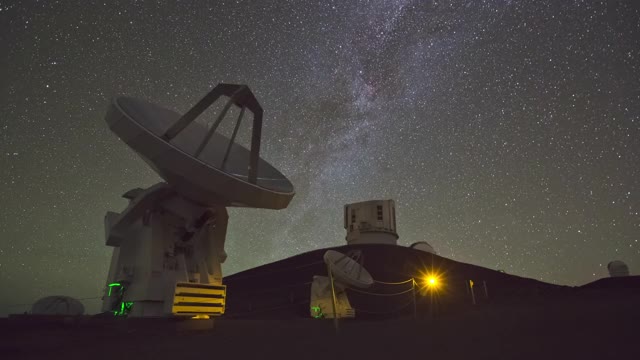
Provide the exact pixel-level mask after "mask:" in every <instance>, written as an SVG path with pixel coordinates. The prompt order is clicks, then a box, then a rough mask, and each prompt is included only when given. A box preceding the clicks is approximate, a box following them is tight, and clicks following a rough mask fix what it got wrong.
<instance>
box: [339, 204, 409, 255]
mask: <svg viewBox="0 0 640 360" xmlns="http://www.w3.org/2000/svg"><path fill="white" fill-rule="evenodd" d="M344 228H345V229H346V230H347V237H346V240H347V244H350V245H353V244H389V245H397V244H398V232H397V231H396V205H395V202H394V201H393V200H370V201H363V202H359V203H352V204H347V205H345V206H344Z"/></svg>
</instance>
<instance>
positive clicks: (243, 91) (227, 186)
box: [106, 84, 294, 209]
mask: <svg viewBox="0 0 640 360" xmlns="http://www.w3.org/2000/svg"><path fill="white" fill-rule="evenodd" d="M222 96H226V97H228V100H227V102H226V104H225V106H224V108H223V109H222V111H221V112H220V113H219V114H218V116H217V118H216V119H215V121H214V122H213V124H212V125H211V127H209V128H207V127H206V126H205V125H203V124H200V123H198V122H195V121H194V120H195V119H196V118H197V117H198V116H199V115H201V114H202V113H203V112H204V111H205V110H206V109H207V108H208V107H210V106H211V105H212V104H213V103H214V102H216V101H217V100H218V99H219V98H220V97H222ZM233 105H235V106H237V107H239V108H240V114H239V116H238V118H237V120H236V124H235V127H234V130H233V134H232V135H231V138H230V139H229V138H227V137H225V136H224V135H221V134H219V133H217V132H216V130H217V129H218V127H219V125H220V123H221V122H222V120H223V119H224V118H225V116H226V114H227V113H228V111H229V109H230V108H231V106H233ZM246 110H249V111H250V112H251V113H253V124H252V125H253V126H252V134H251V148H250V149H247V148H245V147H243V146H241V145H239V144H236V143H235V138H236V136H237V134H238V130H239V127H240V125H241V123H242V120H243V117H244V114H245V112H246ZM262 117H263V110H262V107H261V106H260V104H259V103H258V101H257V100H256V98H255V97H254V95H253V93H252V92H251V90H250V89H249V88H248V87H247V86H246V85H233V84H219V85H218V86H216V87H215V88H214V89H213V90H212V91H211V92H210V93H209V94H207V95H206V96H205V97H204V98H202V100H200V101H199V102H198V103H197V104H196V105H195V106H194V107H193V108H191V109H190V110H189V111H187V112H186V113H185V114H184V115H182V116H181V115H180V114H178V113H177V112H175V111H172V110H168V109H165V108H163V107H161V106H158V105H155V104H152V103H149V102H146V101H144V100H139V99H134V98H130V97H117V98H115V99H113V101H112V102H111V105H110V106H109V109H108V111H107V116H106V121H107V123H108V124H109V128H110V129H111V130H112V131H113V132H114V133H115V134H116V135H118V137H120V139H122V140H123V141H124V142H125V143H126V144H127V145H129V147H131V148H132V149H133V150H134V151H135V152H136V153H138V154H139V155H140V156H141V157H142V158H143V159H144V160H145V161H146V162H147V163H148V164H149V165H150V166H151V168H153V170H154V171H155V172H157V173H158V175H160V176H161V177H162V178H163V179H164V180H165V181H166V182H167V183H168V184H169V185H171V186H172V187H173V188H174V189H176V190H177V191H178V192H179V193H180V194H181V195H183V196H185V197H187V198H189V199H190V200H192V201H195V202H197V203H201V204H204V205H226V206H246V207H254V208H266V209H282V208H285V207H287V205H288V204H289V202H290V201H291V198H293V195H294V191H293V185H292V184H291V182H290V181H289V180H288V179H287V178H286V177H285V176H284V175H283V174H282V173H280V172H279V171H278V170H277V169H276V168H274V167H273V166H271V165H270V164H269V163H267V162H266V161H265V160H263V159H261V158H260V140H261V133H262Z"/></svg>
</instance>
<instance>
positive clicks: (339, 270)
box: [311, 250, 373, 328]
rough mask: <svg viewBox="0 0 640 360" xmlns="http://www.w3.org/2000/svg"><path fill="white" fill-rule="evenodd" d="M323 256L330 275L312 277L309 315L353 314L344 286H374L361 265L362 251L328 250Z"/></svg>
mask: <svg viewBox="0 0 640 360" xmlns="http://www.w3.org/2000/svg"><path fill="white" fill-rule="evenodd" d="M323 258H324V262H325V264H327V272H328V275H329V276H314V277H313V282H312V284H311V316H312V317H316V318H317V317H325V318H333V319H338V318H353V317H355V310H354V309H353V308H352V307H351V304H350V303H349V298H348V297H347V293H346V291H345V290H346V288H347V287H355V288H361V289H362V288H368V287H370V286H371V285H373V277H371V274H369V272H368V271H367V270H366V269H365V268H364V267H363V266H362V264H361V261H362V253H361V252H360V251H359V250H357V251H353V252H350V253H348V254H343V253H340V252H338V251H335V250H327V251H326V252H325V253H324V256H323ZM336 328H337V323H336Z"/></svg>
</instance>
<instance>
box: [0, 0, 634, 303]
mask: <svg viewBox="0 0 640 360" xmlns="http://www.w3.org/2000/svg"><path fill="white" fill-rule="evenodd" d="M211 3H212V4H213V2H211ZM215 4H216V5H215V6H214V5H210V4H207V3H206V2H204V1H202V2H200V1H193V2H185V3H174V2H164V1H159V2H158V1H147V2H145V1H118V2H115V1H108V2H96V1H62V2H53V1H40V2H35V1H34V2H31V1H25V2H21V3H17V2H14V1H0V30H1V31H0V53H2V54H4V55H2V56H0V79H2V81H1V82H0V91H1V95H2V96H0V110H1V113H2V117H1V120H0V169H2V170H1V172H0V185H1V186H2V188H1V191H0V205H1V206H0V287H1V288H2V289H4V290H3V292H2V298H1V299H0V313H3V314H6V313H8V312H17V311H24V310H25V309H27V308H28V306H17V305H15V304H29V303H32V302H33V301H34V300H36V299H37V298H39V297H41V296H45V295H51V294H67V295H71V296H76V297H79V298H96V297H99V296H100V295H101V291H102V287H103V285H104V281H105V278H106V272H107V268H108V264H109V259H110V255H111V251H110V249H109V248H108V247H106V246H105V245H104V229H103V224H102V219H103V216H104V214H105V212H106V211H109V210H117V211H119V210H121V209H123V208H124V206H126V201H125V200H124V199H122V198H121V197H120V196H121V195H122V194H123V193H124V192H126V191H127V190H129V189H132V188H135V187H143V186H150V185H152V184H154V183H156V182H158V181H159V177H158V176H157V175H156V174H155V173H153V171H152V170H150V169H149V168H148V166H146V164H145V163H144V162H143V161H141V160H140V159H139V158H138V157H137V156H136V155H135V154H134V153H133V152H132V151H131V150H129V149H128V148H127V147H126V145H125V144H124V143H122V142H120V141H119V140H118V139H117V138H116V136H114V135H113V134H112V133H110V131H109V130H108V128H107V126H106V124H105V122H104V120H103V119H104V113H105V109H106V106H107V104H108V101H109V99H110V98H111V97H112V96H116V95H130V96H136V97H140V98H144V99H147V100H149V101H152V102H155V103H159V104H162V105H163V106H166V107H169V108H172V109H175V110H177V111H181V112H183V111H185V110H187V109H188V108H189V107H190V106H192V105H193V104H194V103H195V102H196V101H197V100H198V99H199V98H200V97H201V96H202V95H204V94H205V93H206V92H207V91H208V90H210V89H211V88H212V87H213V86H215V84H216V83H218V82H230V83H246V84H248V85H249V86H250V87H251V89H252V90H253V91H254V93H255V94H256V96H257V97H258V99H259V101H260V102H261V104H262V106H263V107H264V109H265V123H264V127H263V141H262V144H263V146H262V156H263V157H264V158H265V159H267V160H268V161H269V162H270V163H271V164H273V165H274V166H276V167H277V168H279V169H280V170H281V171H282V172H283V173H284V174H286V175H287V176H288V177H289V178H290V179H291V181H292V182H293V184H294V185H295V187H296V192H297V194H296V196H295V198H294V200H293V201H292V203H291V205H290V206H289V208H287V209H285V210H281V211H270V210H251V209H232V210H231V211H230V216H231V218H230V226H229V233H228V238H227V243H226V244H227V246H226V251H227V253H228V254H229V259H228V260H227V262H226V263H225V264H224V272H225V273H226V274H231V273H234V272H237V271H241V270H244V269H247V268H250V267H253V266H256V265H260V264H264V263H268V262H271V261H274V260H277V259H281V258H284V257H288V256H292V255H295V254H297V253H300V252H304V251H309V250H313V249H318V248H323V247H328V246H334V245H342V244H344V243H345V240H344V236H345V232H344V229H343V228H342V211H343V208H342V206H343V205H344V204H345V203H348V202H353V201H361V200H367V199H377V198H392V199H395V200H396V204H397V205H396V206H397V212H398V232H399V235H400V244H402V245H408V244H410V243H413V242H415V241H420V240H426V241H428V242H429V243H431V244H432V245H433V246H434V247H435V248H436V249H437V251H438V252H439V253H440V254H441V255H443V256H445V257H449V258H452V259H455V260H458V261H463V262H470V263H474V264H478V265H481V266H485V267H488V268H493V269H503V270H505V271H507V272H508V273H512V274H517V275H520V276H525V277H531V278H536V279H541V280H544V281H549V282H555V283H561V284H569V285H575V284H583V283H586V282H589V281H592V280H595V279H597V278H600V277H603V276H606V275H607V273H606V264H607V262H609V261H611V260H614V259H619V260H623V261H625V262H627V264H629V267H630V269H631V271H632V272H634V273H638V272H639V271H640V243H639V240H640V180H639V179H640V161H638V158H639V157H640V66H639V64H640V9H639V7H638V5H634V4H633V3H632V2H605V3H600V2H595V1H547V0H545V1H516V0H513V1H507V0H495V1H490V0H487V1H408V0H405V1H318V2H306V1H259V2H258V1H253V2H249V1H246V2H242V1H240V2H235V1H234V2H228V1H217V2H215ZM244 140H246V136H245V137H244ZM85 303H86V304H87V307H88V308H89V309H90V310H92V311H95V310H96V309H97V303H98V299H87V300H85Z"/></svg>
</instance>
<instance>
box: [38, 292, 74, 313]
mask: <svg viewBox="0 0 640 360" xmlns="http://www.w3.org/2000/svg"><path fill="white" fill-rule="evenodd" d="M31 313H32V314H34V315H82V314H84V305H82V303H81V302H80V301H79V300H77V299H74V298H72V297H68V296H47V297H43V298H42V299H40V300H38V301H36V303H35V304H33V305H32V306H31Z"/></svg>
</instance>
